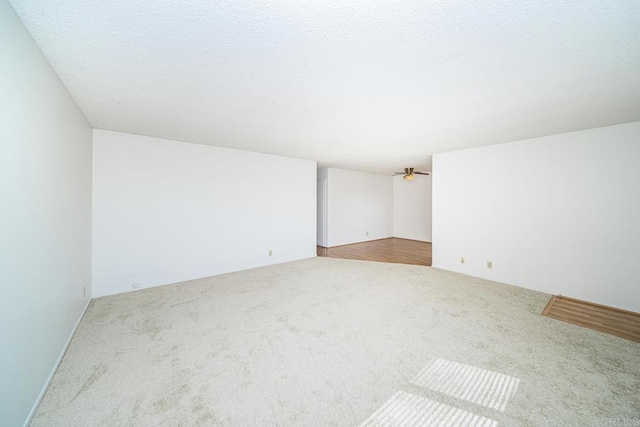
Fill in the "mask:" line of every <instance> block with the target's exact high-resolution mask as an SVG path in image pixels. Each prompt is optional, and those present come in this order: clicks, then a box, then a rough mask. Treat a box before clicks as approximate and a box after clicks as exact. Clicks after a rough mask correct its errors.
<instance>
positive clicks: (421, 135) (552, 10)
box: [11, 0, 640, 173]
mask: <svg viewBox="0 0 640 427" xmlns="http://www.w3.org/2000/svg"><path fill="white" fill-rule="evenodd" d="M11 3H12V4H13V5H14V7H15V8H16V10H17V12H18V14H19V15H20V16H21V17H22V19H23V21H24V22H25V24H26V25H27V27H28V28H29V30H30V31H31V33H32V34H33V36H34V38H35V39H36V41H37V42H38V44H39V45H40V47H41V48H42V50H43V51H44V53H45V55H46V56H47V58H48V59H49V60H50V62H51V63H52V65H53V67H54V68H55V69H56V71H57V72H58V74H59V75H60V77H61V78H62V80H63V81H64V83H65V84H66V86H67V87H68V89H69V91H70V92H71V94H72V96H73V97H74V99H75V100H76V101H77V103H78V105H79V106H80V108H81V109H82V111H84V113H85V115H86V116H87V118H88V119H89V121H90V122H91V124H92V125H93V126H94V127H96V128H100V129H109V130H116V131H124V132H131V133H139V134H145V135H152V136H159V137H164V138H172V139H178V140H182V141H189V142H198V143H203V144H211V145H218V146H225V147H233V148H240V149H246V150H253V151H259V152H265V153H273V154H281V155H285V156H293V157H300V158H306V159H312V160H317V161H319V163H320V165H321V166H334V167H342V168H348V169H358V170H364V171H374V172H385V173H387V172H391V171H393V170H401V168H403V167H406V166H415V167H422V168H429V166H430V165H429V162H430V155H431V154H432V153H438V152H443V151H451V150H456V149H461V148H467V147H473V146H480V145H486V144H491V143H498V142H505V141H511V140H517V139H523V138H529V137H536V136H542V135H548V134H552V133H559V132H566V131H572V130H580V129H587V128H593V127H598V126H605V125H610V124H617V123H623V122H629V121H634V120H640V1H637V0H626V1H625V0H618V1H613V0H606V1H605V0H602V1H593V0H580V1H540V0H515V1H504V2H501V1H476V2H470V1H425V0H404V1H393V2H392V1H372V0H362V1H359V0H358V1H356V0H331V1H316V2H312V1H300V0H254V1H237V0H232V1H212V0H180V1H175V0H145V1H129V0H59V1H50V0H11Z"/></svg>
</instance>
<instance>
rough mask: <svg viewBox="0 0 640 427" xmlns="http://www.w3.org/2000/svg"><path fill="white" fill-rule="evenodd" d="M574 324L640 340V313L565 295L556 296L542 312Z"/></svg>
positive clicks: (632, 339) (636, 340)
mask: <svg viewBox="0 0 640 427" xmlns="http://www.w3.org/2000/svg"><path fill="white" fill-rule="evenodd" d="M542 314H543V315H544V316H547V317H552V318H554V319H557V320H562V321H564V322H568V323H573V324H574V325H578V326H582V327H585V328H589V329H593V330H596V331H600V332H604V333H607V334H611V335H615V336H618V337H621V338H625V339H628V340H631V341H635V342H640V314H639V313H633V312H630V311H625V310H620V309H617V308H613V307H607V306H604V305H600V304H594V303H590V302H586V301H581V300H577V299H573V298H567V297H563V296H554V297H552V298H551V300H550V301H549V304H547V307H546V308H545V309H544V311H543V312H542Z"/></svg>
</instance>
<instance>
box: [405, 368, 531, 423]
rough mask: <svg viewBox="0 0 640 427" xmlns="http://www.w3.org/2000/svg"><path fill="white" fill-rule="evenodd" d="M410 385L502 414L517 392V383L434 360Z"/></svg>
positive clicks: (511, 378) (492, 373)
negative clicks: (495, 410)
mask: <svg viewBox="0 0 640 427" xmlns="http://www.w3.org/2000/svg"><path fill="white" fill-rule="evenodd" d="M411 383H412V384H414V385H417V386H420V387H424V388H426V389H429V390H433V391H437V392H440V393H443V394H446V395H447V396H451V397H455V398H457V399H461V400H465V401H467V402H472V403H475V404H478V405H481V406H484V407H485V408H490V409H497V410H499V411H504V410H505V408H506V405H507V402H508V401H509V399H510V398H511V396H513V395H514V394H515V393H516V391H517V390H518V384H519V383H520V380H519V379H518V378H516V377H511V376H509V375H504V374H501V373H498V372H493V371H489V370H487V369H482V368H477V367H475V366H470V365H465V364H462V363H457V362H452V361H450V360H445V359H434V360H432V361H431V362H430V363H429V364H427V366H425V367H424V369H422V371H420V373H419V374H418V375H417V376H416V377H415V378H414V379H413V381H411Z"/></svg>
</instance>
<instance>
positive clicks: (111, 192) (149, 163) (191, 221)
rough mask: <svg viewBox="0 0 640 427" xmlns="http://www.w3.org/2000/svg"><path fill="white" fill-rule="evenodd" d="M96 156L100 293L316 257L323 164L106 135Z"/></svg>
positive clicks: (98, 137)
mask: <svg viewBox="0 0 640 427" xmlns="http://www.w3.org/2000/svg"><path fill="white" fill-rule="evenodd" d="M93 154H94V155H93V162H94V163H93V167H94V179H93V288H94V295H95V296H103V295H110V294H115V293H120V292H127V291H131V290H133V288H132V284H133V282H134V281H137V282H139V283H140V288H147V287H152V286H158V285H165V284H169V283H175V282H180V281H184V280H188V279H195V278H199V277H205V276H211V275H215V274H222V273H227V272H232V271H238V270H244V269H248V268H253V267H259V266H264V265H268V264H276V263H281V262H285V261H292V260H297V259H302V258H309V257H314V256H315V254H316V248H315V246H316V163H315V162H313V161H308V160H299V159H292V158H287V157H279V156H271V155H266V154H259V153H252V152H248V151H240V150H233V149H228V148H218V147H212V146H206V145H198V144H189V143H184V142H178V141H170V140H164V139H158V138H151V137H145V136H139V135H131V134H126V133H118V132H108V131H102V130H95V131H94V153H93ZM269 250H272V251H273V252H272V253H273V255H272V256H269V253H268V252H269ZM132 274H136V275H137V276H135V277H134V276H132Z"/></svg>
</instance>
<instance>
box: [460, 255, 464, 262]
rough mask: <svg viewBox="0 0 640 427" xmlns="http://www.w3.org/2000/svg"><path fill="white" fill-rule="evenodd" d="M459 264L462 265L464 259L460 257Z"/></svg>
mask: <svg viewBox="0 0 640 427" xmlns="http://www.w3.org/2000/svg"><path fill="white" fill-rule="evenodd" d="M460 264H464V257H463V256H461V257H460Z"/></svg>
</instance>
